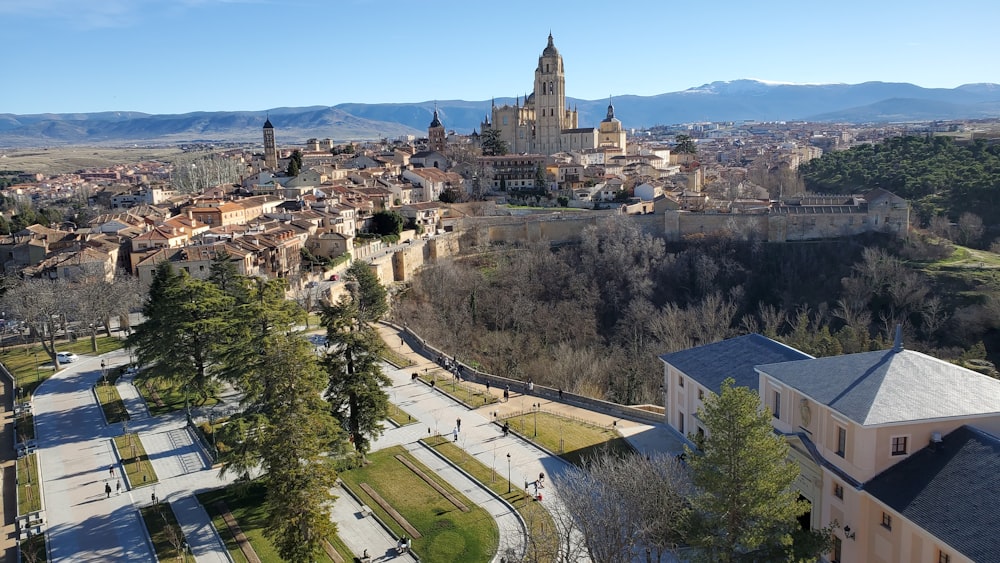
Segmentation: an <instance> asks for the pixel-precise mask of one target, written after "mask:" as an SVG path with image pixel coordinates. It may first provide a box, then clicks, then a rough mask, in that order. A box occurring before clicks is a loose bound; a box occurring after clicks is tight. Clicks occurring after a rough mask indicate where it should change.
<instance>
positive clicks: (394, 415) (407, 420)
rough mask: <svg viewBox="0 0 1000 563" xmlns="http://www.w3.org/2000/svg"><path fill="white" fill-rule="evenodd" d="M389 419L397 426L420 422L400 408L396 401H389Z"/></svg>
mask: <svg viewBox="0 0 1000 563" xmlns="http://www.w3.org/2000/svg"><path fill="white" fill-rule="evenodd" d="M389 420H391V421H393V422H394V423H396V425H397V426H406V425H407V424H416V423H418V422H420V421H419V420H417V419H415V418H413V417H412V416H410V414H409V413H408V412H406V411H404V410H403V409H401V408H399V406H398V405H396V404H395V403H389Z"/></svg>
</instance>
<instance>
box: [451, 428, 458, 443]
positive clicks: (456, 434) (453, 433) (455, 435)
mask: <svg viewBox="0 0 1000 563" xmlns="http://www.w3.org/2000/svg"><path fill="white" fill-rule="evenodd" d="M451 433H452V435H453V436H454V439H453V441H454V442H457V441H458V428H454V429H452V431H451Z"/></svg>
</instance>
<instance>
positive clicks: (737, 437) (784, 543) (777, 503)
mask: <svg viewBox="0 0 1000 563" xmlns="http://www.w3.org/2000/svg"><path fill="white" fill-rule="evenodd" d="M698 417H699V419H700V420H702V421H703V422H704V424H705V430H706V435H705V437H704V438H702V439H701V440H700V442H701V444H702V451H701V452H694V451H691V450H690V449H687V450H686V456H687V458H688V461H689V464H690V468H691V477H692V481H693V482H694V485H695V487H696V488H697V490H698V492H697V493H696V495H695V496H694V498H693V507H694V511H695V512H694V516H695V517H694V522H693V528H692V534H691V537H690V539H691V543H692V544H693V545H695V546H697V547H699V548H700V549H701V553H700V555H701V558H702V559H703V560H705V561H712V562H734V561H741V560H755V561H756V560H767V561H779V560H784V561H787V560H789V559H790V558H791V557H792V556H793V554H795V556H796V557H798V554H797V553H795V550H794V549H793V548H794V546H795V543H799V544H800V547H801V546H802V545H804V544H805V539H806V538H808V539H817V540H818V539H819V535H820V534H822V533H823V532H822V531H816V532H807V533H805V534H802V533H801V532H800V531H799V523H798V521H797V520H796V518H797V517H798V516H799V515H800V514H802V513H804V512H806V511H808V510H809V507H808V504H807V503H805V502H803V501H800V500H798V492H797V491H796V490H795V489H794V488H793V487H792V484H793V483H794V481H795V479H796V477H798V474H799V468H798V466H797V465H796V464H795V463H794V462H792V461H789V460H788V459H787V455H788V443H787V442H786V441H785V439H784V438H782V437H780V436H777V435H775V434H774V432H773V430H772V428H771V414H770V412H769V411H768V410H762V409H761V408H760V399H759V398H758V396H757V393H756V391H753V390H751V389H747V388H745V387H734V381H733V380H732V379H727V380H726V381H724V382H723V383H722V389H721V393H720V394H719V395H714V394H712V395H710V396H709V397H708V398H707V399H706V401H705V403H704V406H703V407H702V408H700V409H698ZM796 535H800V536H802V537H799V538H796V537H795V536H796ZM796 540H798V541H797V542H796ZM814 549H816V550H817V551H816V552H815V553H813V554H812V556H813V557H816V556H818V555H819V554H820V553H821V552H822V551H824V550H825V549H826V545H825V544H824V543H823V542H822V541H819V542H818V543H817V545H816V546H815V547H814Z"/></svg>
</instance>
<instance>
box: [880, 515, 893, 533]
mask: <svg viewBox="0 0 1000 563" xmlns="http://www.w3.org/2000/svg"><path fill="white" fill-rule="evenodd" d="M882 527H883V528H885V529H886V530H891V529H892V516H891V515H890V514H889V513H888V512H883V513H882Z"/></svg>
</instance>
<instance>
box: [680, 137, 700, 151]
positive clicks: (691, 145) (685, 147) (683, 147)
mask: <svg viewBox="0 0 1000 563" xmlns="http://www.w3.org/2000/svg"><path fill="white" fill-rule="evenodd" d="M674 141H675V142H676V143H677V144H676V145H674V152H675V153H678V154H698V146H697V145H696V144H695V142H694V139H692V138H691V136H690V135H677V136H676V137H674Z"/></svg>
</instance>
